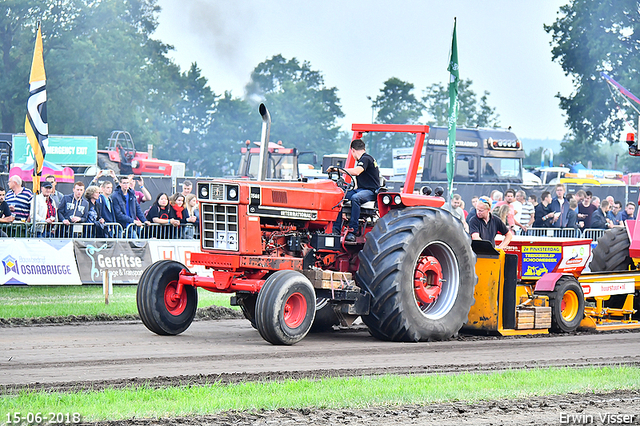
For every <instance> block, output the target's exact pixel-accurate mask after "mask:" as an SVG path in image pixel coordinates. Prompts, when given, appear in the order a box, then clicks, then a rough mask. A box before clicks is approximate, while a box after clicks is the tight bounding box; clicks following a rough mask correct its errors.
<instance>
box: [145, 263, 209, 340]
mask: <svg viewBox="0 0 640 426" xmlns="http://www.w3.org/2000/svg"><path fill="white" fill-rule="evenodd" d="M183 269H186V267H185V266H184V265H182V264H181V263H179V262H176V261H174V260H161V261H159V262H156V263H154V264H152V265H151V266H149V267H148V268H147V269H146V270H145V271H144V273H143V274H142V277H141V278H140V282H139V283H138V289H137V294H136V296H137V297H136V299H137V300H136V303H137V305H138V313H139V314H140V319H142V322H143V323H144V325H145V326H146V327H147V328H148V329H149V330H151V331H152V332H154V333H156V334H160V335H175V334H180V333H182V332H183V331H185V330H186V329H187V328H188V327H189V326H190V325H191V322H192V321H193V318H194V317H195V315H196V309H197V308H198V292H197V289H196V288H195V287H193V286H190V285H185V286H183V287H182V294H181V295H177V294H176V290H177V284H178V277H179V274H180V271H182V270H183Z"/></svg>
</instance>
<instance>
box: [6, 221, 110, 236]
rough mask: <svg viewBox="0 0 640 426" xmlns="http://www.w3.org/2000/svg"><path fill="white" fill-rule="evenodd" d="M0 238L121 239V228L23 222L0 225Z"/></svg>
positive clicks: (86, 224) (108, 224)
mask: <svg viewBox="0 0 640 426" xmlns="http://www.w3.org/2000/svg"><path fill="white" fill-rule="evenodd" d="M0 231H2V232H4V234H2V233H1V232H0V236H1V237H4V236H5V235H6V236H7V237H9V238H28V237H33V238H85V239H93V238H121V237H122V226H121V225H120V224H119V223H105V224H104V225H103V226H101V227H100V229H97V228H96V226H94V224H92V223H72V224H69V225H65V224H64V223H62V222H53V223H52V224H48V223H44V222H39V223H36V224H35V227H34V225H33V224H32V223H25V222H13V223H3V224H0Z"/></svg>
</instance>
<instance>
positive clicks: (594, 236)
mask: <svg viewBox="0 0 640 426" xmlns="http://www.w3.org/2000/svg"><path fill="white" fill-rule="evenodd" d="M605 232H607V230H606V229H585V230H584V233H583V238H589V239H591V240H593V241H598V239H599V238H600V237H602V234H604V233H605Z"/></svg>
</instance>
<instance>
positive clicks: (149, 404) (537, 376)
mask: <svg viewBox="0 0 640 426" xmlns="http://www.w3.org/2000/svg"><path fill="white" fill-rule="evenodd" d="M135 292H136V289H135V286H115V287H114V291H113V295H111V296H110V303H109V304H108V305H105V303H104V296H103V294H102V287H101V286H69V287H59V286H58V287H8V286H4V287H0V318H29V317H42V316H65V315H89V316H91V315H101V314H108V315H117V316H122V315H131V314H136V313H137V309H136V301H135ZM198 294H199V307H206V306H210V305H218V306H229V295H220V294H215V293H210V292H207V291H202V290H199V293H198ZM625 389H634V390H637V389H640V368H636V367H625V366H621V367H606V368H601V367H597V368H596V367H591V368H580V369H568V368H544V369H527V370H512V371H506V372H496V373H488V374H471V373H463V374H458V375H428V376H382V377H352V378H318V379H317V380H308V379H305V380H297V381H294V380H287V381H266V382H250V383H242V384H230V385H222V384H217V383H211V384H210V385H206V386H201V385H198V386H179V387H164V388H153V387H146V386H143V387H127V388H121V389H106V390H101V391H81V392H71V393H59V392H30V391H22V392H20V393H19V394H5V395H0V415H1V414H3V413H4V414H5V415H6V413H14V412H23V413H27V412H29V413H37V412H40V413H51V412H54V413H78V414H79V416H81V417H82V420H83V421H99V420H118V419H128V418H133V417H136V418H155V417H177V416H190V415H203V414H213V413H218V412H222V411H226V410H253V409H269V410H274V409H278V408H292V409H295V408H303V407H315V408H347V407H349V408H364V407H371V406H386V405H402V404H430V403H438V402H450V401H468V402H475V401H480V400H496V399H515V398H526V397H530V396H544V395H559V394H566V393H579V394H589V393H595V392H607V391H613V390H625Z"/></svg>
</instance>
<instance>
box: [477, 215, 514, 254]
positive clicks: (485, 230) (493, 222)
mask: <svg viewBox="0 0 640 426" xmlns="http://www.w3.org/2000/svg"><path fill="white" fill-rule="evenodd" d="M476 232H477V233H478V234H480V238H482V239H483V240H486V241H489V242H490V243H491V245H492V246H494V247H495V246H496V235H497V234H498V233H500V234H502V235H507V234H508V233H509V228H507V225H505V223H504V222H503V221H501V220H500V218H499V217H498V216H494V215H492V214H491V213H489V221H488V223H487V222H485V221H484V220H482V219H480V218H479V217H478V216H474V217H472V218H471V220H469V235H473V234H474V233H476Z"/></svg>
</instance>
